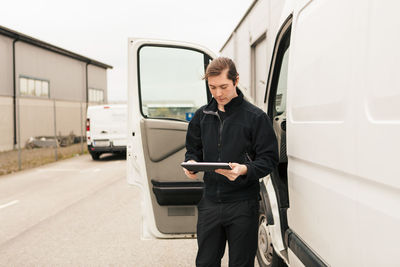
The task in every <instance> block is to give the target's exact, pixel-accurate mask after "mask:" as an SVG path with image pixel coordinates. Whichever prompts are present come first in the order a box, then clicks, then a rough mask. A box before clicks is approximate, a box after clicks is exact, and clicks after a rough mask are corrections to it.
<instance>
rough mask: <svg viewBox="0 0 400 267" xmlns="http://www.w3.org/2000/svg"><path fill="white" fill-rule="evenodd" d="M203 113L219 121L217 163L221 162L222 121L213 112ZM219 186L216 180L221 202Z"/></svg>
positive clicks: (216, 113) (205, 111)
mask: <svg viewBox="0 0 400 267" xmlns="http://www.w3.org/2000/svg"><path fill="white" fill-rule="evenodd" d="M203 112H204V113H205V114H211V115H214V116H217V118H218V120H219V136H218V161H219V162H220V161H221V144H222V129H223V128H224V122H225V120H224V121H222V120H221V117H220V116H219V114H218V112H214V111H207V110H203ZM219 187H220V185H219V180H217V198H218V200H219V201H221V199H220V197H219V195H220V189H219Z"/></svg>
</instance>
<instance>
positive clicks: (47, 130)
mask: <svg viewBox="0 0 400 267" xmlns="http://www.w3.org/2000/svg"><path fill="white" fill-rule="evenodd" d="M16 109H17V110H16V111H17V112H16V126H15V128H16V140H15V141H16V145H14V150H12V151H4V152H0V175H1V174H6V173H11V172H14V171H17V170H23V169H27V168H31V167H35V166H40V165H42V164H45V163H49V162H54V161H57V160H59V159H62V158H67V157H71V156H74V155H79V154H84V153H86V152H87V146H86V140H85V135H86V129H85V122H86V103H81V102H72V101H57V100H54V99H37V98H20V99H17V105H16Z"/></svg>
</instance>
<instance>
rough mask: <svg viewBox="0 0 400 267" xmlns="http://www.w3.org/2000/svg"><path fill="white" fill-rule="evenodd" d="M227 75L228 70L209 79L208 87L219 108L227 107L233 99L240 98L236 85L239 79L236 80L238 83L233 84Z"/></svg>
mask: <svg viewBox="0 0 400 267" xmlns="http://www.w3.org/2000/svg"><path fill="white" fill-rule="evenodd" d="M227 74H228V69H226V70H224V71H223V72H222V73H221V74H220V75H218V76H211V77H208V87H209V88H210V92H211V94H212V95H213V97H214V98H215V100H217V103H218V106H225V105H226V104H228V103H229V102H230V101H231V100H232V98H234V97H237V96H238V95H237V93H236V85H237V82H238V80H239V77H238V78H237V79H236V83H235V84H233V81H232V80H229V79H228V75H227Z"/></svg>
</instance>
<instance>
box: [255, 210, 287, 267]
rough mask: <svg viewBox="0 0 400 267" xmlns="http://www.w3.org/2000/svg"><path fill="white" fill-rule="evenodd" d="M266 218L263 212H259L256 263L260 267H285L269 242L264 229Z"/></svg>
mask: <svg viewBox="0 0 400 267" xmlns="http://www.w3.org/2000/svg"><path fill="white" fill-rule="evenodd" d="M267 225H268V222H267V217H266V216H265V214H264V212H260V218H259V221H258V241H257V242H258V246H257V261H258V264H259V265H260V267H285V266H286V264H285V262H284V261H283V260H282V259H281V258H280V257H279V256H278V254H276V252H275V249H274V247H273V245H272V242H271V236H270V233H269V231H268V228H267V227H266V226H267Z"/></svg>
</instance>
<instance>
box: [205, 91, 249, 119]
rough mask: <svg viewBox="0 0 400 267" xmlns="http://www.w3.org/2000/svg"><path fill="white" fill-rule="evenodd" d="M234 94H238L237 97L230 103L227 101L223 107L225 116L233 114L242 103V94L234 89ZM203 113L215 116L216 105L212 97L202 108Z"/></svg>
mask: <svg viewBox="0 0 400 267" xmlns="http://www.w3.org/2000/svg"><path fill="white" fill-rule="evenodd" d="M236 93H237V94H238V96H237V97H235V98H232V99H231V101H229V103H228V104H226V105H225V106H224V108H225V113H226V115H230V114H232V113H233V112H235V110H237V109H238V107H239V106H240V105H241V104H242V103H243V93H242V92H241V91H240V90H239V89H238V88H236ZM203 112H204V113H206V114H214V115H216V114H217V112H218V103H217V100H215V98H214V97H213V98H212V99H211V101H210V102H209V103H208V104H207V106H206V107H205V108H204V110H203Z"/></svg>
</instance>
